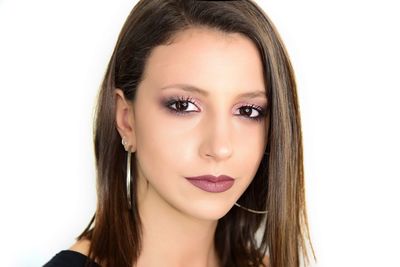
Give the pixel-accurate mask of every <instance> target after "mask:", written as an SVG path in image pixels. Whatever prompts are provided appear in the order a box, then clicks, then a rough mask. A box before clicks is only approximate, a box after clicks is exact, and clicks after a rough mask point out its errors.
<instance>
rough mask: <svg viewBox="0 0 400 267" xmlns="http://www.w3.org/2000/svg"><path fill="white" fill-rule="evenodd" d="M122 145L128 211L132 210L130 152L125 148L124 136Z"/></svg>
mask: <svg viewBox="0 0 400 267" xmlns="http://www.w3.org/2000/svg"><path fill="white" fill-rule="evenodd" d="M122 145H123V146H124V148H125V150H126V151H127V153H128V155H127V160H126V196H127V199H128V209H129V210H130V209H132V194H131V191H132V189H131V180H132V177H131V154H132V153H131V150H130V148H127V142H126V140H125V136H123V137H122Z"/></svg>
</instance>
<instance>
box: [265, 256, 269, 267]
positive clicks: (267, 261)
mask: <svg viewBox="0 0 400 267" xmlns="http://www.w3.org/2000/svg"><path fill="white" fill-rule="evenodd" d="M263 263H264V265H265V266H267V267H270V265H269V257H268V256H265V257H264V259H263Z"/></svg>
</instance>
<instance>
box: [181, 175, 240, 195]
mask: <svg viewBox="0 0 400 267" xmlns="http://www.w3.org/2000/svg"><path fill="white" fill-rule="evenodd" d="M185 178H186V179H187V180H188V181H189V182H190V183H192V184H193V185H194V186H196V187H198V188H200V189H201V190H204V191H206V192H210V193H221V192H225V191H226V190H228V189H229V188H231V187H232V185H233V183H234V182H235V180H234V179H233V178H232V177H230V176H227V175H220V176H218V177H215V176H213V175H202V176H195V177H185Z"/></svg>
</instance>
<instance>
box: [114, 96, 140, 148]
mask: <svg viewBox="0 0 400 267" xmlns="http://www.w3.org/2000/svg"><path fill="white" fill-rule="evenodd" d="M114 94H115V95H114V96H115V101H116V103H115V107H116V108H115V109H116V110H115V122H116V127H117V130H118V132H119V134H120V136H121V139H122V137H125V141H126V143H127V145H126V148H130V151H131V152H135V151H136V134H135V121H134V109H133V103H131V102H130V101H129V100H126V99H125V96H124V92H123V91H122V90H121V89H119V88H117V89H115V90H114Z"/></svg>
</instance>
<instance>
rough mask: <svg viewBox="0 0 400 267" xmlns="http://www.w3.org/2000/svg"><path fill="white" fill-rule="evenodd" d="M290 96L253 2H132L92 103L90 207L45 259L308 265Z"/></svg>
mask: <svg viewBox="0 0 400 267" xmlns="http://www.w3.org/2000/svg"><path fill="white" fill-rule="evenodd" d="M297 101H298V100H297V93H296V85H295V80H294V74H293V70H292V67H291V64H290V61H289V58H288V55H287V53H286V51H285V48H284V45H283V43H282V41H281V39H280V38H279V35H278V33H277V31H276V29H275V28H274V26H273V25H272V23H271V21H270V20H269V19H268V18H267V16H266V15H265V14H264V13H263V11H262V10H261V9H260V8H259V7H258V6H257V5H256V3H255V2H253V1H251V0H242V1H195V0H141V1H139V2H138V3H137V4H136V6H135V7H134V8H133V10H132V12H131V14H130V15H129V17H128V18H127V20H126V22H125V25H124V26H123V28H122V31H121V33H120V36H119V38H118V41H117V44H116V47H115V50H114V53H113V55H112V57H111V60H110V62H109V65H108V69H107V71H106V74H105V77H104V81H103V84H102V87H101V91H100V94H99V98H98V104H97V110H96V120H95V128H94V134H95V136H94V144H95V155H96V167H97V196H98V202H97V210H96V213H95V215H94V217H93V219H92V220H91V222H90V223H89V225H88V227H87V228H86V229H85V230H84V231H83V233H82V234H81V235H80V236H79V237H78V238H77V239H78V241H77V243H75V244H74V245H73V246H72V247H71V248H70V249H69V250H64V251H61V252H60V253H58V254H57V255H56V256H55V257H54V258H53V259H52V260H51V261H50V262H49V263H47V265H46V266H59V265H57V264H61V263H60V262H64V264H69V265H66V266H84V263H86V264H87V265H86V266H99V265H100V266H118V267H128V266H139V267H142V266H145V267H152V266H210V267H222V266H224V267H225V266H229V267H232V266H241V267H242V266H273V267H291V266H300V262H301V259H305V260H306V262H307V259H308V256H307V245H308V244H309V245H311V244H310V243H309V237H308V229H307V228H308V226H307V216H306V209H305V201H304V200H305V197H304V184H303V154H302V136H301V124H300V114H299V107H298V102H297ZM121 144H122V145H121ZM73 261H76V263H74V264H73V263H72V262H73ZM78 262H80V263H78ZM63 266H64V265H63Z"/></svg>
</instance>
